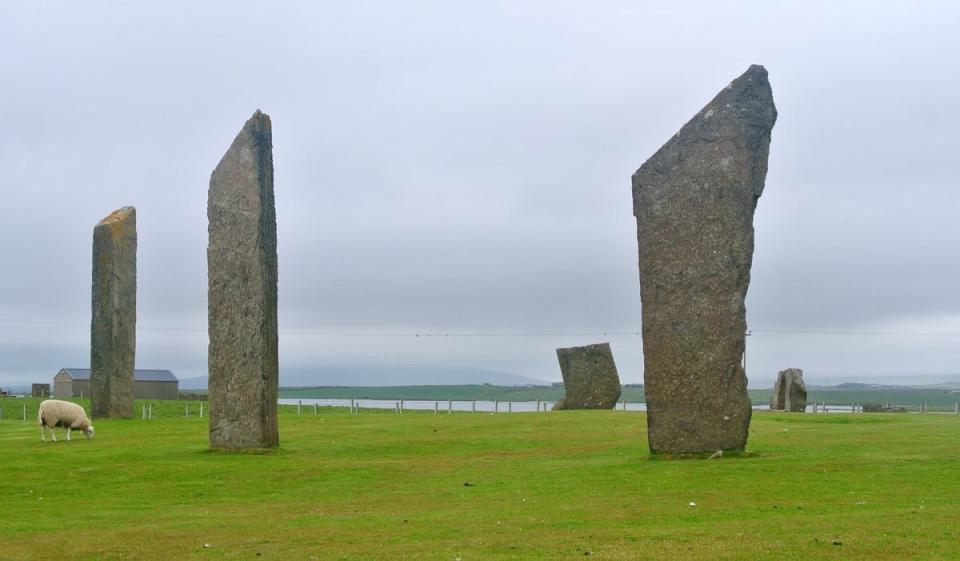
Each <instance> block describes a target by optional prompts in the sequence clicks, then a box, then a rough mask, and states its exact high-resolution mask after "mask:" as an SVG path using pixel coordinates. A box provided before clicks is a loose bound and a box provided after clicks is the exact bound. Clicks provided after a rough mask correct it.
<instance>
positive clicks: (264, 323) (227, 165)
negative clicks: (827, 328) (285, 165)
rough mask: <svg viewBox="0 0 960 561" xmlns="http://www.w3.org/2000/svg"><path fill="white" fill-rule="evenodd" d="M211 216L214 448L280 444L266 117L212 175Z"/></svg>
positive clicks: (256, 117) (259, 116)
mask: <svg viewBox="0 0 960 561" xmlns="http://www.w3.org/2000/svg"><path fill="white" fill-rule="evenodd" d="M207 218H208V220H209V227H208V232H209V236H210V241H209V246H208V247H207V267H208V277H209V293H208V307H209V310H208V313H209V316H208V321H209V329H208V332H209V337H210V346H209V349H208V360H207V362H208V365H207V367H208V370H209V381H208V391H209V399H210V446H211V447H213V448H271V447H275V446H279V443H280V438H279V434H278V431H277V386H278V382H279V379H278V376H279V366H278V359H277V219H276V211H275V210H274V203H273V140H272V134H271V127H270V117H269V116H267V115H266V114H264V113H261V112H260V111H257V112H256V113H254V114H253V117H251V118H250V120H248V121H247V122H246V124H245V125H244V126H243V129H242V130H241V131H240V134H238V135H237V137H236V138H235V139H234V141H233V144H231V145H230V149H229V150H227V153H226V154H225V155H224V156H223V159H221V160H220V163H219V164H218V165H217V168H216V169H215V170H213V174H212V175H211V177H210V191H209V194H208V202H207Z"/></svg>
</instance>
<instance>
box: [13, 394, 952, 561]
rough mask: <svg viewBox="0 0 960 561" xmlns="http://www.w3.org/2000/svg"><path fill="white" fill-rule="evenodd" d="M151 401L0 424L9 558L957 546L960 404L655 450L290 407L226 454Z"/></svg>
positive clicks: (901, 554)
mask: <svg viewBox="0 0 960 561" xmlns="http://www.w3.org/2000/svg"><path fill="white" fill-rule="evenodd" d="M158 407H159V406H158ZM159 409H160V412H165V413H166V414H167V416H160V418H155V419H153V420H140V419H136V420H124V421H119V420H118V421H97V422H96V429H97V436H96V438H95V439H94V440H91V441H88V440H86V439H85V438H84V437H83V436H82V434H75V436H76V438H74V440H73V441H72V442H64V441H63V440H62V436H63V433H62V431H61V432H60V433H59V434H58V438H61V442H59V443H56V444H52V443H50V442H47V443H46V444H40V442H39V430H38V429H37V428H36V426H35V424H34V422H30V423H24V422H23V421H20V420H9V417H5V420H3V421H0V482H2V484H0V540H2V541H0V559H4V560H7V559H9V560H20V559H80V560H107V559H251V560H253V559H278V560H290V559H304V560H310V559H447V560H454V559H461V560H463V561H467V560H474V559H482V560H488V559H584V558H590V559H710V560H715V559H777V560H789V559H797V560H804V561H809V560H811V559H814V560H821V559H838V560H839V559H844V560H848V559H870V560H884V559H891V560H897V561H902V560H904V559H954V558H960V416H955V415H933V414H931V415H913V414H908V415H882V414H878V415H870V414H858V415H843V414H830V415H823V414H820V415H810V414H807V415H803V414H771V413H757V414H755V415H754V422H753V424H752V427H751V435H750V443H749V448H750V451H751V452H753V454H754V455H753V456H752V457H740V458H724V459H720V460H654V459H650V458H649V456H648V452H647V446H646V425H645V421H646V418H645V416H644V414H641V413H635V412H623V411H569V412H557V413H515V414H498V415H493V414H481V413H477V414H472V413H454V414H452V415H447V414H445V413H441V414H439V415H437V414H434V413H432V412H409V411H408V412H405V413H404V414H403V415H400V416H397V415H395V414H394V413H393V412H392V411H390V412H388V411H380V412H378V411H367V410H364V411H362V412H361V413H360V414H359V415H350V414H348V412H347V411H346V410H345V409H342V410H341V409H321V410H320V412H319V415H314V413H313V409H312V408H304V410H303V415H302V416H299V417H298V416H297V415H296V408H295V407H286V408H282V411H281V419H280V428H281V445H282V448H281V449H280V450H279V451H276V452H272V453H223V452H211V451H208V449H207V419H206V418H203V419H200V418H197V417H196V416H193V417H190V418H183V417H182V416H180V417H178V416H176V415H177V414H180V415H182V412H183V405H182V404H166V405H164V406H163V407H160V408H159ZM140 411H141V410H140V409H139V408H138V414H139V413H140ZM195 414H196V404H194V415H195ZM691 503H695V505H696V506H691ZM205 544H208V545H209V547H205Z"/></svg>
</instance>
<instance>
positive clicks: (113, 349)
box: [90, 206, 137, 419]
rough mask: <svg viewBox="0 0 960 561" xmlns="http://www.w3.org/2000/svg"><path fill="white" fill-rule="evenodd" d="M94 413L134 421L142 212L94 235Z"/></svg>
mask: <svg viewBox="0 0 960 561" xmlns="http://www.w3.org/2000/svg"><path fill="white" fill-rule="evenodd" d="M92 308H93V317H92V320H91V322H90V413H91V417H93V418H95V419H96V418H130V417H133V366H134V359H135V354H136V348H137V212H136V210H135V209H134V208H133V207H132V206H128V207H123V208H121V209H120V210H116V211H114V212H113V213H111V214H110V216H107V217H106V218H104V219H103V220H101V221H100V223H99V224H97V226H96V227H95V228H94V229H93V301H92Z"/></svg>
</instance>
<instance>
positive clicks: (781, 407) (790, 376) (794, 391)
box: [770, 368, 807, 413]
mask: <svg viewBox="0 0 960 561" xmlns="http://www.w3.org/2000/svg"><path fill="white" fill-rule="evenodd" d="M770 409H772V410H774V411H793V412H797V413H803V412H804V411H806V410H807V386H806V384H804V383H803V370H800V369H799V368H787V369H786V370H781V371H780V372H779V373H778V374H777V381H776V383H775V384H774V385H773V395H771V396H770Z"/></svg>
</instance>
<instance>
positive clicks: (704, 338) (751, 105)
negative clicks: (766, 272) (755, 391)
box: [633, 65, 777, 454]
mask: <svg viewBox="0 0 960 561" xmlns="http://www.w3.org/2000/svg"><path fill="white" fill-rule="evenodd" d="M776 117H777V111H776V108H775V107H774V105H773V96H772V93H771V91H770V83H769V82H768V81H767V71H766V69H764V68H763V67H762V66H756V65H754V66H751V67H750V68H749V69H748V70H747V71H746V72H745V73H744V74H743V75H742V76H740V77H739V78H737V79H736V80H734V81H733V82H732V83H731V84H730V85H729V86H727V87H726V88H724V90H723V91H721V92H720V93H719V94H717V96H716V97H715V98H714V99H713V101H711V102H710V103H708V104H707V106H706V107H704V108H703V110H701V111H700V112H699V113H697V115H696V116H694V117H693V119H691V120H690V122H688V123H687V124H686V125H684V126H683V128H682V129H680V132H678V133H677V134H675V135H674V136H673V138H671V139H670V140H669V141H668V142H667V143H666V144H665V145H664V146H663V147H662V148H660V150H659V151H657V153H656V154H654V155H653V156H652V157H651V158H650V159H649V160H647V161H646V163H644V164H643V166H641V167H640V169H639V170H637V172H636V173H635V174H634V175H633V212H634V215H635V216H636V217H637V240H638V242H639V254H640V297H641V301H642V305H643V355H644V365H645V371H644V382H645V390H646V399H647V412H648V417H647V419H648V436H649V443H650V450H651V451H653V452H666V453H670V454H697V453H703V452H716V451H717V450H742V449H743V448H744V447H745V446H746V444H747V429H748V427H749V425H750V414H751V404H750V398H749V397H748V395H747V378H746V375H745V373H744V371H743V367H742V366H741V360H742V358H743V352H744V332H745V331H746V309H745V307H744V298H745V297H746V294H747V285H748V284H749V282H750V265H751V262H752V260H753V211H754V209H755V208H756V206H757V199H758V198H759V197H760V194H761V193H762V192H763V184H764V179H765V177H766V174H767V154H768V149H769V145H770V131H771V129H772V128H773V123H774V122H775V121H776Z"/></svg>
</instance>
